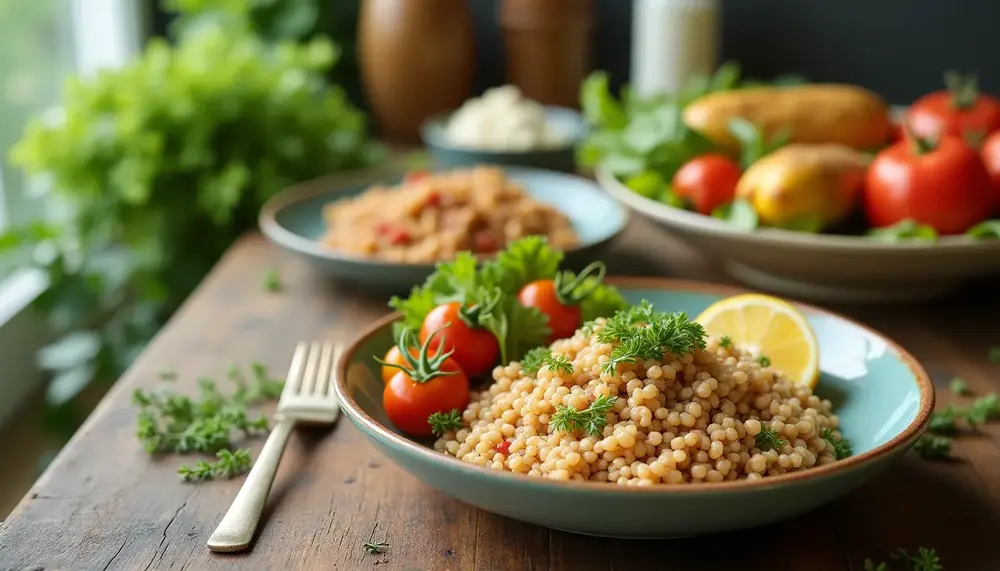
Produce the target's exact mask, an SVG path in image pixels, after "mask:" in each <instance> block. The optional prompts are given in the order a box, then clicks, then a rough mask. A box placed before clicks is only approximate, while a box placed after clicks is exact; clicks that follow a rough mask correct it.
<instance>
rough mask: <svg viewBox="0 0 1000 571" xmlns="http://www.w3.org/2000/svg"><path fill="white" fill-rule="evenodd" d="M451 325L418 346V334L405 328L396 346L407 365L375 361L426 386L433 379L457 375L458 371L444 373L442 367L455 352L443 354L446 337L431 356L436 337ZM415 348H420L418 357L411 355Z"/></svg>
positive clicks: (439, 342)
mask: <svg viewBox="0 0 1000 571" xmlns="http://www.w3.org/2000/svg"><path fill="white" fill-rule="evenodd" d="M450 326H451V323H446V324H444V325H442V326H441V327H439V328H437V329H436V330H434V332H433V333H431V334H430V335H429V336H428V337H427V340H426V341H424V342H423V343H422V344H419V345H418V344H417V334H416V333H415V332H414V331H413V329H410V328H409V327H405V328H403V331H402V332H400V334H399V341H398V342H397V343H396V346H397V347H399V352H400V355H401V356H402V358H403V360H404V361H406V365H397V364H396V363H387V362H385V361H383V360H382V359H379V358H378V357H375V360H376V361H378V362H379V364H381V365H382V366H384V367H392V368H394V369H399V370H400V371H403V372H404V373H406V374H407V375H409V376H410V378H411V379H413V382H415V383H419V384H424V383H426V382H428V381H430V380H431V379H434V378H437V377H444V376H446V375H456V374H458V371H442V370H441V365H443V364H444V362H445V360H446V359H447V358H448V357H451V354H452V353H454V352H455V350H454V349H452V350H451V351H448V352H442V350H443V349H444V341H445V339H444V335H442V336H441V337H440V338H439V339H438V344H437V349H436V350H435V351H434V356H431V351H430V347H431V341H432V340H433V339H434V337H435V336H436V335H437V334H438V333H439V332H441V331H442V330H443V329H445V328H446V327H450ZM413 347H418V348H419V349H418V351H417V355H416V356H415V357H414V356H413V354H412V353H410V349H411V348H413Z"/></svg>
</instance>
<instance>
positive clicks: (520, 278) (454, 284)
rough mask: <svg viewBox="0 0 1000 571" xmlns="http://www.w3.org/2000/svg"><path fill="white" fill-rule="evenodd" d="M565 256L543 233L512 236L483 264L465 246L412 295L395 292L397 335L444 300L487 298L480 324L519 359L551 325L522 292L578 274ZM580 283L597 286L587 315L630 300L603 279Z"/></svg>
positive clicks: (505, 353)
mask: <svg viewBox="0 0 1000 571" xmlns="http://www.w3.org/2000/svg"><path fill="white" fill-rule="evenodd" d="M562 258H563V255H562V253H560V252H556V251H555V250H553V249H552V248H550V247H549V245H548V242H547V241H546V240H545V238H543V237H540V236H529V237H526V238H522V239H520V240H517V241H515V242H512V243H511V244H510V245H508V246H507V249H506V250H504V251H502V252H499V253H498V254H497V255H496V257H495V258H494V259H492V260H488V261H486V262H483V263H482V264H481V266H480V264H479V262H478V260H477V259H476V257H475V256H473V255H472V254H470V253H468V252H461V253H459V254H458V256H456V258H455V260H454V261H452V262H446V263H440V264H438V265H437V269H436V270H435V271H434V273H433V274H431V275H430V276H429V277H428V278H427V280H426V281H425V282H424V283H423V284H422V285H419V286H417V287H415V288H413V290H412V291H411V292H410V295H409V297H407V298H405V299H404V298H400V297H393V298H392V299H391V300H390V301H389V305H390V306H391V307H393V308H394V309H397V310H399V311H400V312H401V313H402V314H403V319H402V321H401V322H397V323H396V324H394V325H393V327H394V328H395V331H394V333H395V336H396V337H398V332H399V329H400V328H401V327H410V328H412V329H415V330H419V329H420V326H421V323H422V322H423V319H424V317H426V315H427V314H428V313H430V311H431V310H432V309H434V307H436V306H437V305H439V304H441V303H446V302H450V301H460V302H462V303H463V304H466V305H474V304H482V305H483V306H484V307H485V308H486V310H484V311H481V312H479V313H478V314H477V318H476V319H477V323H476V324H475V325H478V326H481V327H484V328H485V329H487V330H488V331H489V332H490V333H492V334H493V336H494V337H496V339H497V342H498V344H499V345H500V359H501V362H504V363H509V362H510V361H517V360H520V359H521V358H522V357H523V356H524V355H525V353H527V351H528V350H529V349H531V348H534V347H538V346H539V345H542V344H544V343H545V341H546V339H547V338H548V336H549V334H550V333H551V330H550V329H549V326H548V321H547V318H546V316H545V315H544V314H542V312H540V311H539V310H538V309H537V308H534V307H524V306H523V305H521V304H520V303H518V301H517V293H518V291H519V290H520V289H521V288H522V287H523V286H525V285H526V284H528V283H530V282H532V281H535V280H539V279H555V278H556V277H557V276H559V275H562V276H563V277H562V279H563V281H565V282H567V283H568V282H569V281H571V280H572V279H573V278H575V277H576V276H575V274H573V273H572V272H567V271H565V270H563V271H562V273H560V269H559V264H560V263H561V262H562ZM577 289H578V290H579V291H587V290H592V291H590V293H589V294H588V295H587V296H586V298H585V299H583V301H582V302H581V303H580V309H581V313H582V319H583V320H585V321H586V320H593V319H595V318H597V317H605V316H608V315H611V314H613V313H614V312H615V311H617V310H619V309H621V308H623V307H625V306H626V305H627V303H626V302H625V299H624V298H623V297H622V296H621V294H620V293H619V292H618V290H616V289H615V288H613V287H611V286H607V285H604V284H603V283H598V280H596V279H595V278H593V277H587V278H585V279H583V280H581V283H580V284H578V286H577Z"/></svg>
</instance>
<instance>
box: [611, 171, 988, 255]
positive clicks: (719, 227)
mask: <svg viewBox="0 0 1000 571" xmlns="http://www.w3.org/2000/svg"><path fill="white" fill-rule="evenodd" d="M594 175H595V178H596V179H597V182H598V184H600V185H601V187H602V188H604V190H606V191H607V192H608V194H610V195H611V196H613V197H615V199H616V200H618V201H620V202H622V203H623V204H625V205H627V206H628V207H629V208H630V209H633V210H635V211H636V212H640V213H642V214H644V215H645V216H648V217H650V218H653V219H654V220H656V221H657V222H659V223H661V224H663V225H665V226H668V227H678V228H683V229H685V230H689V231H696V232H699V233H701V234H702V235H711V236H714V237H726V238H731V239H737V240H742V241H744V242H747V243H753V244H756V245H759V246H761V247H767V246H774V247H784V248H797V249H808V250H812V251H816V250H819V251H826V252H833V251H837V252H848V253H858V254H884V253H887V252H888V253H894V254H895V253H902V252H907V253H910V254H913V255H916V254H922V253H928V252H940V251H947V252H951V253H963V252H969V251H978V252H981V251H988V250H993V251H995V252H998V253H1000V240H980V241H976V240H974V239H972V238H970V237H968V236H941V237H939V238H938V241H936V242H934V243H931V244H927V243H922V242H918V241H913V242H901V243H896V244H893V243H884V242H878V241H875V240H872V239H869V238H865V237H864V236H842V235H834V234H810V233H808V232H796V231H794V230H784V229H781V228H761V229H758V230H755V231H753V232H746V231H744V230H740V229H738V228H734V227H733V226H731V225H729V224H727V223H725V222H724V221H722V220H717V219H715V218H712V217H711V216H705V215H703V214H698V213H696V212H689V211H687V210H682V209H680V208H674V207H672V206H668V205H666V204H662V203H660V202H657V201H655V200H653V199H651V198H646V197H645V196H642V195H639V194H636V193H634V192H632V191H631V190H629V189H628V188H627V187H626V186H625V184H624V183H622V181H621V180H619V178H618V177H617V176H615V175H614V174H612V173H611V171H610V169H608V168H607V166H606V165H598V166H597V168H596V169H595V170H594ZM817 253H819V252H817Z"/></svg>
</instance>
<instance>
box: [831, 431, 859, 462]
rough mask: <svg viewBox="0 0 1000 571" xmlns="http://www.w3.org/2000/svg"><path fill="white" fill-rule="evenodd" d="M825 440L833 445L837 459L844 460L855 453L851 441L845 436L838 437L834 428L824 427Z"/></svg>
mask: <svg viewBox="0 0 1000 571" xmlns="http://www.w3.org/2000/svg"><path fill="white" fill-rule="evenodd" d="M823 440H826V441H827V442H829V443H830V446H831V447H833V455H834V457H835V458H836V459H837V460H843V459H844V458H848V457H850V456H851V455H852V454H854V450H853V448H852V447H851V441H850V440H847V439H846V438H843V437H841V438H837V437H836V435H834V433H833V430H830V429H829V428H824V429H823Z"/></svg>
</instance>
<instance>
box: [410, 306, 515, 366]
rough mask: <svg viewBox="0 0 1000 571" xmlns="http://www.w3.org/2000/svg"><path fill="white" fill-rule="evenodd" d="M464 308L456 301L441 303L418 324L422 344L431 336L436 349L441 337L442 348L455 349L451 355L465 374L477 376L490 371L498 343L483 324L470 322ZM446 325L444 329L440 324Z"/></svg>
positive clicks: (495, 356) (495, 360)
mask: <svg viewBox="0 0 1000 571" xmlns="http://www.w3.org/2000/svg"><path fill="white" fill-rule="evenodd" d="M468 319H469V316H467V315H465V309H464V308H463V307H462V304H460V303H458V302H457V301H453V302H449V303H443V304H441V305H439V306H437V307H435V308H434V309H432V310H431V312H430V313H428V314H427V316H426V317H424V322H423V325H421V327H420V341H421V342H422V343H425V342H427V340H428V339H429V338H430V337H431V336H432V335H433V337H434V340H433V343H432V344H431V347H433V348H434V349H437V348H438V343H439V342H440V339H442V338H443V339H444V345H443V347H442V348H441V351H445V352H448V351H454V354H453V355H452V358H453V359H455V361H456V362H458V365H459V366H460V367H462V370H463V371H465V374H466V375H468V376H470V377H477V376H479V375H482V374H483V373H485V372H486V371H489V370H490V369H491V368H492V367H493V365H495V364H496V362H497V358H498V357H499V356H500V345H498V344H497V339H496V337H494V336H493V334H492V333H490V332H489V331H487V330H486V329H483V328H482V327H478V326H473V325H470V324H469V322H468V321H467V320H468ZM445 326H448V328H447V329H442V327H445Z"/></svg>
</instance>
